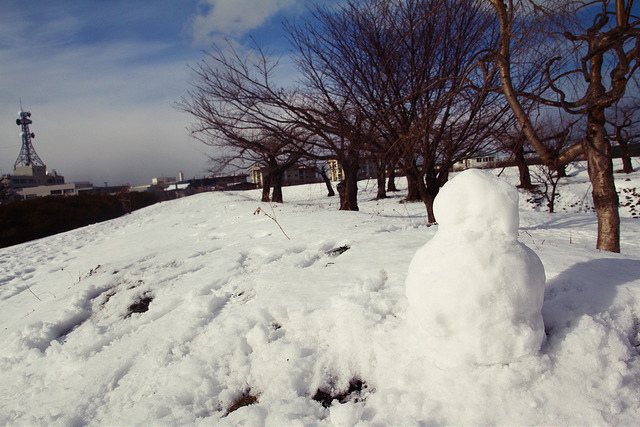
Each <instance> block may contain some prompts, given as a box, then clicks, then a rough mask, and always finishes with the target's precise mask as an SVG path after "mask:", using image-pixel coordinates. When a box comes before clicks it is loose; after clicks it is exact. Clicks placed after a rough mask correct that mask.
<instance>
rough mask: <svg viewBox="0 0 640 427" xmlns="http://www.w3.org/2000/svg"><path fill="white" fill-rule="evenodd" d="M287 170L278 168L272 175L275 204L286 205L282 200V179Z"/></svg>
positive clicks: (272, 197)
mask: <svg viewBox="0 0 640 427" xmlns="http://www.w3.org/2000/svg"><path fill="white" fill-rule="evenodd" d="M284 172H285V169H282V168H278V169H276V170H275V171H273V173H272V175H271V176H272V184H273V195H272V196H271V201H272V202H274V203H284V202H283V198H282V179H283V178H284Z"/></svg>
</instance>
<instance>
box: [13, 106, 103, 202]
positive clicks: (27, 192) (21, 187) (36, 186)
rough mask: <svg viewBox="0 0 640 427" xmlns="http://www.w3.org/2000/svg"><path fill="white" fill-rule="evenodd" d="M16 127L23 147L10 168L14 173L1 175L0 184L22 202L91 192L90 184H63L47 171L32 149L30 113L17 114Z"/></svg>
mask: <svg viewBox="0 0 640 427" xmlns="http://www.w3.org/2000/svg"><path fill="white" fill-rule="evenodd" d="M18 115H19V117H18V119H17V120H16V124H17V125H18V126H20V127H21V129H22V132H20V136H21V138H22V146H21V148H20V154H18V158H17V159H16V161H15V163H14V165H13V173H12V174H10V175H4V176H3V177H2V182H3V183H5V184H6V185H8V186H9V188H10V189H11V190H12V191H13V192H14V193H15V194H16V195H17V196H18V198H22V199H31V198H34V197H43V196H67V195H69V196H70V195H77V194H80V193H82V192H91V190H92V189H93V185H92V184H90V183H77V184H66V183H65V182H64V176H62V175H59V174H58V173H57V172H56V171H55V170H53V171H51V172H50V173H48V172H47V166H46V165H45V164H44V162H43V161H42V159H40V156H38V154H37V153H36V150H35V148H34V147H33V143H32V139H33V138H35V134H34V133H33V132H31V131H30V130H29V125H30V124H32V123H33V122H32V121H31V113H30V112H28V111H22V110H21V111H20V112H19V113H18Z"/></svg>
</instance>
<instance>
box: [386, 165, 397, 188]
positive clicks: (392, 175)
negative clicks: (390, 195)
mask: <svg viewBox="0 0 640 427" xmlns="http://www.w3.org/2000/svg"><path fill="white" fill-rule="evenodd" d="M387 191H389V192H392V191H398V187H396V168H395V167H394V166H391V167H390V170H389V179H388V180H387Z"/></svg>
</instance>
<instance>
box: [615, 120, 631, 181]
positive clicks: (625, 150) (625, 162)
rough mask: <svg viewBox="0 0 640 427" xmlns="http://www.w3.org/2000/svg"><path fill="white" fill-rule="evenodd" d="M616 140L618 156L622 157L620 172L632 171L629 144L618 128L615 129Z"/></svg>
mask: <svg viewBox="0 0 640 427" xmlns="http://www.w3.org/2000/svg"><path fill="white" fill-rule="evenodd" d="M616 142H617V143H618V145H619V146H620V157H621V158H622V172H624V173H631V172H633V165H632V164H631V154H630V153H629V145H628V144H627V141H626V140H625V139H624V137H623V136H622V134H621V131H620V129H616Z"/></svg>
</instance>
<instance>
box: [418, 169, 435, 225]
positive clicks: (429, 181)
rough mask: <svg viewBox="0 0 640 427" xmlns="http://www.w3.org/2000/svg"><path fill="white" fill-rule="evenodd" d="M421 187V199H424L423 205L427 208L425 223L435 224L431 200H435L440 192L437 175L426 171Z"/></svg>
mask: <svg viewBox="0 0 640 427" xmlns="http://www.w3.org/2000/svg"><path fill="white" fill-rule="evenodd" d="M422 187H423V189H422V191H421V194H422V200H423V201H424V205H425V207H426V208H427V223H428V224H435V223H436V222H437V221H436V215H435V213H434V212H433V202H434V201H435V200H436V196H437V195H438V193H439V192H440V184H439V182H438V177H437V175H436V174H429V173H427V175H426V176H425V185H423V186H422ZM418 188H420V187H418Z"/></svg>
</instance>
